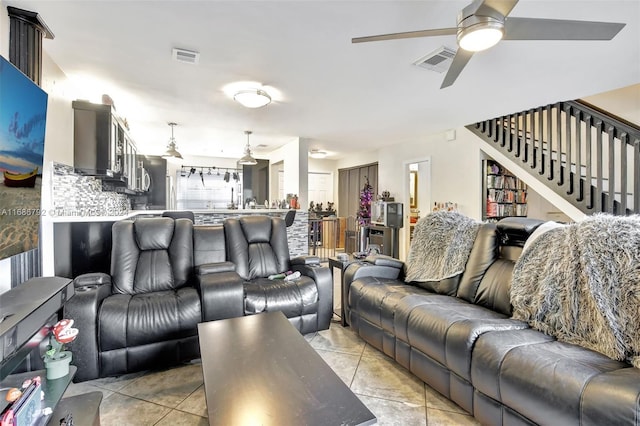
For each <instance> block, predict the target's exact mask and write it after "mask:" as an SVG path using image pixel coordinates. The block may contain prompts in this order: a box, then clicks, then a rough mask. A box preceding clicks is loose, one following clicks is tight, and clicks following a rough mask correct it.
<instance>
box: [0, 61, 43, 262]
mask: <svg viewBox="0 0 640 426" xmlns="http://www.w3.org/2000/svg"><path fill="white" fill-rule="evenodd" d="M47 98H48V96H47V93H46V92H45V91H44V90H42V89H41V88H40V87H38V85H36V84H35V83H34V82H33V81H32V80H31V79H29V78H28V77H27V76H26V75H24V74H23V73H22V72H21V71H20V70H18V69H17V68H16V67H15V66H13V64H11V63H10V62H9V61H7V60H6V59H5V58H3V57H2V56H0V171H1V172H2V175H3V176H2V183H1V184H0V259H4V258H7V257H10V256H13V255H15V254H19V253H22V252H25V251H28V250H31V249H33V248H36V247H37V246H38V227H39V224H40V215H41V214H42V212H41V211H40V197H41V187H42V161H43V155H44V134H45V126H46V119H47Z"/></svg>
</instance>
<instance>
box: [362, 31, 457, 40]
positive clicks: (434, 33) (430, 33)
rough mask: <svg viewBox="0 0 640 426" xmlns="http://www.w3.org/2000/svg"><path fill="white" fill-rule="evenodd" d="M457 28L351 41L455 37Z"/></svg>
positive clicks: (383, 35) (369, 37) (368, 37)
mask: <svg viewBox="0 0 640 426" xmlns="http://www.w3.org/2000/svg"><path fill="white" fill-rule="evenodd" d="M457 31H458V29H457V28H439V29H434V30H421V31H408V32H406V33H392V34H380V35H374V36H367V37H356V38H352V39H351V43H363V42H367V41H382V40H397V39H401V38H416V37H434V36H444V35H455V34H456V32H457Z"/></svg>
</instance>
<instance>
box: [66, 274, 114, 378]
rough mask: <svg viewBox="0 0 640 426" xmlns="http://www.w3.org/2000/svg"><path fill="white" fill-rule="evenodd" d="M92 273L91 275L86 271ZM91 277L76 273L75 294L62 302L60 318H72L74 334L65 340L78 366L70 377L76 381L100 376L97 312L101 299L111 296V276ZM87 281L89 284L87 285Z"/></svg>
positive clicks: (74, 362)
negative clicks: (74, 328) (72, 338)
mask: <svg viewBox="0 0 640 426" xmlns="http://www.w3.org/2000/svg"><path fill="white" fill-rule="evenodd" d="M86 275H95V274H86ZM103 275H105V276H106V277H108V278H109V279H108V282H107V280H102V281H101V279H104V278H105V277H104V276H101V277H99V278H101V279H99V280H97V281H96V280H92V279H90V277H85V276H82V275H81V276H79V277H78V278H81V279H79V280H78V278H76V280H77V281H76V280H74V286H75V295H74V296H73V297H72V298H71V299H69V300H68V301H67V303H65V305H64V317H65V318H71V319H73V320H74V326H75V327H76V328H77V329H78V336H77V337H76V339H75V340H74V341H73V342H71V343H69V349H70V350H71V351H72V352H73V364H74V365H76V366H77V367H78V371H77V373H76V375H75V377H74V380H75V381H76V382H78V381H80V382H81V381H84V380H91V379H96V378H98V377H99V375H100V366H99V359H98V358H99V356H98V354H99V352H100V348H99V344H98V312H99V311H100V306H101V305H102V302H103V300H104V299H106V298H107V297H108V296H110V295H111V277H109V276H108V275H106V274H103ZM90 283H91V284H90Z"/></svg>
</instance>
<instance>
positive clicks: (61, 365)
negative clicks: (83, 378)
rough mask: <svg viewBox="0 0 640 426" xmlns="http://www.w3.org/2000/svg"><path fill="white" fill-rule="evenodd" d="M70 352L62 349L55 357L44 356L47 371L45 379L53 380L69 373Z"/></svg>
mask: <svg viewBox="0 0 640 426" xmlns="http://www.w3.org/2000/svg"><path fill="white" fill-rule="evenodd" d="M71 358H72V354H71V352H70V351H63V352H60V353H59V354H58V356H57V357H56V358H47V357H45V358H44V368H45V370H46V371H47V380H55V379H59V378H60V377H64V376H66V375H67V374H69V364H70V363H71Z"/></svg>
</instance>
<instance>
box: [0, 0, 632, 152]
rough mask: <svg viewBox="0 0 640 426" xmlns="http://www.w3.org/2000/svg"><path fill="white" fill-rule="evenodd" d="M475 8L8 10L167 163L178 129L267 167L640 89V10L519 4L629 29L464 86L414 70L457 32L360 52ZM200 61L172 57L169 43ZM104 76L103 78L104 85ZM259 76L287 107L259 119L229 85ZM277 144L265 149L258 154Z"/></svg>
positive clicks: (516, 58) (524, 13) (531, 57)
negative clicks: (296, 149) (287, 156)
mask: <svg viewBox="0 0 640 426" xmlns="http://www.w3.org/2000/svg"><path fill="white" fill-rule="evenodd" d="M467 3H468V1H459V0H448V1H329V0H325V1H305V0H298V1H268V0H267V1H238V0H236V1H212V0H209V1H205V0H201V1H184V0H183V1H176V0H174V1H157V0H145V1H100V0H92V1H76V0H74V1H55V0H40V1H37V0H21V1H17V0H5V1H3V4H4V5H5V6H6V5H10V6H16V7H19V8H22V9H27V10H31V11H35V12H38V13H39V14H40V15H41V17H42V19H43V20H44V21H45V22H46V23H47V25H48V26H49V27H50V28H51V30H52V31H53V33H54V34H55V39H53V40H45V41H44V50H45V52H46V53H47V54H48V55H49V56H50V57H51V58H52V59H53V60H54V61H55V62H56V63H57V64H58V65H59V66H60V68H61V69H62V70H63V71H64V72H65V73H66V74H67V76H69V77H70V79H71V80H72V81H75V79H76V78H78V76H80V75H85V76H91V78H93V79H95V80H86V79H85V81H92V83H91V88H92V89H93V91H95V93H97V94H101V93H108V94H109V95H110V96H111V97H112V98H113V100H114V102H115V105H116V107H117V110H118V113H119V114H120V115H122V116H124V117H126V118H127V120H128V122H129V124H130V126H131V131H132V134H133V137H134V139H135V140H136V142H137V144H138V146H139V149H140V151H141V152H143V153H146V154H159V153H161V152H162V151H163V150H164V148H165V146H166V143H167V140H168V138H169V136H170V133H171V131H170V128H169V126H167V122H169V121H175V122H177V123H178V127H176V129H175V136H176V140H177V143H178V149H179V150H180V151H181V152H182V153H183V154H186V155H206V156H216V157H239V156H240V154H241V151H242V148H243V146H244V144H245V143H246V136H245V135H244V133H243V132H244V130H252V131H253V135H252V136H251V145H252V147H254V151H255V153H256V155H257V156H258V157H260V154H261V153H263V154H264V153H265V152H267V151H269V150H271V149H274V148H276V147H278V146H281V145H282V144H284V143H287V142H290V141H292V140H294V139H295V138H297V137H302V138H308V139H309V140H310V141H311V144H310V146H311V148H317V149H322V150H327V151H329V152H330V153H332V155H331V156H330V157H329V158H340V157H343V156H347V155H350V154H353V153H357V152H359V151H362V150H363V149H368V148H374V149H375V148H377V147H381V146H385V145H391V144H396V143H402V142H403V141H416V140H419V139H420V138H422V137H424V136H426V135H430V134H434V133H439V132H441V131H444V130H446V129H450V128H456V127H459V126H461V125H466V124H469V123H473V122H476V121H479V120H482V119H485V118H491V117H495V116H498V115H501V114H505V113H510V112H515V111H519V110H523V109H526V108H529V107H534V106H539V105H544V104H546V103H550V102H554V101H558V100H567V99H576V98H580V97H584V96H588V95H592V94H596V93H601V92H605V91H609V90H612V89H617V88H620V87H624V86H629V85H632V84H636V83H638V82H640V1H638V0H626V1H612V0H602V1H579V0H554V1H541V0H521V1H520V2H519V3H518V4H517V5H516V7H515V8H514V9H513V11H512V13H511V16H518V17H540V18H554V19H578V20H599V21H612V22H623V23H626V24H627V25H626V27H625V28H624V29H623V30H622V31H621V32H620V33H619V34H618V35H617V36H616V37H615V38H614V39H613V40H612V41H606V42H603V41H579V42H569V41H503V42H501V43H500V44H498V45H497V46H496V47H494V48H493V49H490V50H488V51H486V52H482V53H479V54H476V55H475V56H474V57H473V58H472V59H471V61H470V63H469V64H468V66H467V67H466V68H465V70H464V71H463V72H462V74H461V75H460V77H459V78H458V80H457V81H456V82H455V84H454V85H453V86H452V87H449V88H446V89H443V90H440V88H439V87H440V84H441V82H442V79H443V78H444V74H438V73H434V72H430V71H426V70H423V69H420V68H417V67H415V66H413V65H412V63H413V62H414V61H415V60H416V59H418V58H420V57H421V56H423V55H425V54H427V53H429V52H431V51H433V50H434V49H436V48H438V47H439V46H442V45H447V46H450V47H455V37H454V36H443V37H430V38H420V39H404V40H394V41H384V42H376V43H362V44H352V43H351V38H352V37H357V36H365V35H373V34H380V33H391V32H400V31H410V30H419V29H427V28H443V27H454V26H455V24H456V14H457V12H458V11H459V10H460V9H461V8H463V7H464V6H465V5H466V4H467ZM174 47H179V48H185V49H189V50H194V51H198V52H200V55H201V56H200V63H199V64H198V65H190V64H183V63H178V62H175V61H173V60H172V58H171V51H172V48H174ZM97 81H101V82H102V83H98V82H97ZM238 81H255V82H259V83H262V84H264V85H265V86H266V87H268V88H271V91H270V93H271V94H272V96H273V98H274V102H273V103H272V104H271V105H269V106H267V107H264V108H260V109H255V110H251V109H246V108H244V107H242V106H240V105H239V104H237V103H236V102H234V101H233V100H232V99H231V98H230V97H229V96H228V95H226V94H225V93H224V91H223V89H224V87H225V86H226V85H228V84H230V83H234V82H238ZM260 144H264V145H266V146H265V147H263V148H258V147H257V145H260Z"/></svg>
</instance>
